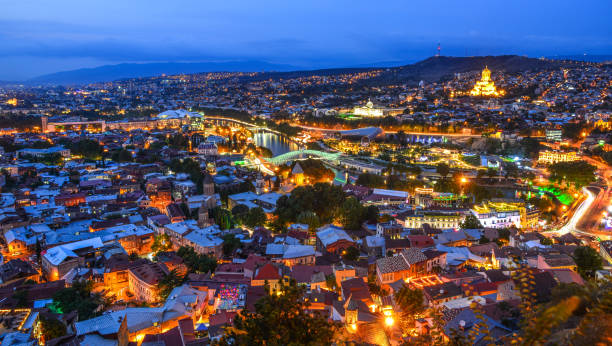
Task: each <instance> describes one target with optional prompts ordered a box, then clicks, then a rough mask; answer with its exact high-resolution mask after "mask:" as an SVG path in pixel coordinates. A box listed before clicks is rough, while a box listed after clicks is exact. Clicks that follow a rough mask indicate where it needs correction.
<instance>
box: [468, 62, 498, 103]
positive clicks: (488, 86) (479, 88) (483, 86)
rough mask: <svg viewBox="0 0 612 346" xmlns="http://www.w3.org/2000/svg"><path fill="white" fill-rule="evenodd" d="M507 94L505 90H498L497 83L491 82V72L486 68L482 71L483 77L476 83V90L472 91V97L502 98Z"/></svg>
mask: <svg viewBox="0 0 612 346" xmlns="http://www.w3.org/2000/svg"><path fill="white" fill-rule="evenodd" d="M505 93H506V92H505V91H504V90H501V89H500V90H497V88H496V87H495V83H494V82H493V80H491V70H489V69H488V68H487V67H485V69H484V70H482V77H481V78H480V80H479V81H477V82H476V84H475V85H474V88H473V89H472V90H471V91H470V95H472V96H493V97H497V96H502V95H504V94H505Z"/></svg>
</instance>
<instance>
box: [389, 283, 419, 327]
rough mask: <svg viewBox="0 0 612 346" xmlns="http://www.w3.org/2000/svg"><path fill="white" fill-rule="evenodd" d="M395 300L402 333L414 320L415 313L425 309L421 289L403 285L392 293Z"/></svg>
mask: <svg viewBox="0 0 612 346" xmlns="http://www.w3.org/2000/svg"><path fill="white" fill-rule="evenodd" d="M394 298H395V302H396V303H397V305H398V306H399V307H400V309H401V310H402V312H401V313H400V324H401V327H402V330H403V331H404V333H406V334H408V333H407V331H408V329H410V328H411V327H412V326H413V324H414V320H415V315H417V314H420V313H422V312H423V311H424V310H425V306H424V304H423V301H424V299H423V291H422V290H420V289H412V288H410V287H408V286H406V285H403V286H402V288H400V289H399V291H397V292H396V293H395V295H394Z"/></svg>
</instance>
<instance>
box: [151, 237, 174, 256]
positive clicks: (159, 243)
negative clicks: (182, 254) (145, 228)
mask: <svg viewBox="0 0 612 346" xmlns="http://www.w3.org/2000/svg"><path fill="white" fill-rule="evenodd" d="M171 249H172V241H171V240H170V237H169V236H168V235H167V234H165V233H162V234H158V235H156V236H155V237H153V244H152V245H151V251H153V252H154V253H158V252H165V251H169V250H171Z"/></svg>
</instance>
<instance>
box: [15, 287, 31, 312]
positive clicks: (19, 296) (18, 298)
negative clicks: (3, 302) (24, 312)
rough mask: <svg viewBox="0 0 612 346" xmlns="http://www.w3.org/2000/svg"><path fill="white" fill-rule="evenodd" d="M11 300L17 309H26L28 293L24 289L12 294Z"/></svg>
mask: <svg viewBox="0 0 612 346" xmlns="http://www.w3.org/2000/svg"><path fill="white" fill-rule="evenodd" d="M12 298H13V299H15V305H16V306H17V307H18V308H27V307H28V291H27V290H25V289H20V290H17V291H15V293H13V297H12Z"/></svg>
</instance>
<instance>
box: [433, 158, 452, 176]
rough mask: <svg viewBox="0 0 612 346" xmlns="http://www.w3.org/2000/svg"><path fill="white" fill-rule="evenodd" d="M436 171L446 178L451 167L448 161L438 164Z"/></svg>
mask: <svg viewBox="0 0 612 346" xmlns="http://www.w3.org/2000/svg"><path fill="white" fill-rule="evenodd" d="M436 173H438V174H440V176H441V177H442V179H444V178H446V176H447V175H448V173H450V167H449V166H448V165H447V164H446V163H444V162H440V163H438V165H437V166H436Z"/></svg>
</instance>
